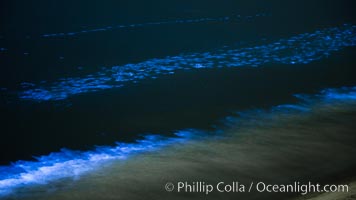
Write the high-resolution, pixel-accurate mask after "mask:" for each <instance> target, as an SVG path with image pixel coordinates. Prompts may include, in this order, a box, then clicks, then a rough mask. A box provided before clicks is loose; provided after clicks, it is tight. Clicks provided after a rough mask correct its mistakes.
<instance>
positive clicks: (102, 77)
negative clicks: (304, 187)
mask: <svg viewBox="0 0 356 200" xmlns="http://www.w3.org/2000/svg"><path fill="white" fill-rule="evenodd" d="M355 45H356V26H353V25H343V26H341V27H333V28H328V29H323V30H318V31H315V32H313V33H304V34H299V35H296V36H294V37H291V38H288V39H281V40H278V41H276V42H274V43H270V44H266V45H260V46H255V47H248V48H238V49H233V48H226V47H225V48H221V49H218V50H215V51H211V52H201V53H190V54H181V55H176V56H167V57H165V58H153V59H149V60H146V61H143V62H140V63H134V64H131V63H130V64H125V65H120V66H113V67H111V68H106V67H103V68H102V69H101V71H99V72H97V73H94V74H89V75H86V76H83V77H68V78H65V79H59V80H58V81H56V82H52V83H48V84H39V85H36V86H34V87H33V88H31V89H28V90H25V91H22V92H20V93H19V97H20V98H21V99H27V100H34V101H39V102H40V101H48V100H63V99H66V98H68V97H70V96H72V95H76V94H82V93H87V92H95V91H100V90H103V89H110V88H118V87H122V86H123V85H124V83H126V82H133V83H137V82H138V81H140V80H142V79H145V78H152V77H158V76H159V75H169V74H174V72H175V71H177V70H191V69H201V68H220V67H243V66H246V67H258V66H261V65H264V64H267V63H279V64H288V65H290V64H293V65H295V64H308V63H310V62H313V61H315V60H320V59H323V58H327V57H328V56H329V55H330V54H331V53H332V52H335V51H339V50H341V49H343V48H345V47H350V46H355ZM78 69H80V68H78Z"/></svg>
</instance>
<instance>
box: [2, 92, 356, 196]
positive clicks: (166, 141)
mask: <svg viewBox="0 0 356 200" xmlns="http://www.w3.org/2000/svg"><path fill="white" fill-rule="evenodd" d="M295 96H296V97H298V98H299V99H300V100H301V103H299V104H284V105H279V106H275V107H273V108H272V109H271V110H267V111H266V110H258V111H257V112H256V110H254V111H245V112H239V113H238V116H239V118H241V119H246V118H251V117H252V118H253V117H254V116H256V113H257V115H266V114H267V115H274V114H276V113H281V112H282V113H286V112H287V113H290V112H303V113H305V112H309V111H310V110H311V106H313V105H317V104H319V103H322V104H330V105H335V103H353V104H355V103H356V86H354V87H342V88H337V89H335V88H334V89H325V90H323V91H321V92H320V93H319V94H317V95H295ZM229 119H234V120H233V121H235V119H236V117H226V118H225V120H226V125H228V123H229V121H230V120H229ZM216 134H217V136H218V137H221V134H220V131H219V130H216ZM175 135H176V136H175V137H163V136H158V135H147V136H145V138H144V139H142V140H138V141H137V142H136V143H131V144H127V143H118V144H117V145H116V146H114V147H110V146H102V147H97V148H96V149H95V150H92V151H86V152H81V151H72V150H65V149H63V150H62V151H61V152H57V153H51V154H49V155H47V156H41V157H38V158H37V161H18V162H16V163H13V164H12V165H11V166H3V167H0V196H1V195H2V196H4V195H8V194H11V193H12V192H13V191H14V190H15V189H16V188H20V187H23V186H28V185H38V184H46V183H48V182H49V181H53V180H58V179H61V178H77V177H79V176H80V175H83V174H85V173H87V172H90V171H92V170H95V169H98V167H100V166H102V165H103V164H105V163H107V162H109V161H113V160H123V159H126V158H128V157H129V156H131V155H133V154H138V153H143V152H147V151H154V150H159V149H160V148H163V147H165V146H169V145H173V144H179V143H180V144H183V143H185V142H187V141H191V140H193V139H199V138H204V137H213V136H214V135H215V134H214V133H213V134H210V136H208V135H207V134H206V133H204V132H203V131H199V130H192V129H187V130H183V131H178V132H177V133H176V134H175Z"/></svg>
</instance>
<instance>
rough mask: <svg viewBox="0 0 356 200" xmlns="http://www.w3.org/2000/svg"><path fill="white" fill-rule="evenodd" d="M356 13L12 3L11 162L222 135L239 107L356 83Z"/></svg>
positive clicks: (2, 143) (8, 18)
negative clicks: (148, 139)
mask: <svg viewBox="0 0 356 200" xmlns="http://www.w3.org/2000/svg"><path fill="white" fill-rule="evenodd" d="M354 8H356V4H355V2H354V1H352V0H341V1H331V0H330V1H327V0H323V1H321V0H320V1H306V0H302V1H273V2H270V1H269V2H266V1H257V0H254V1H216V2H214V3H213V2H210V1H209V2H207V1H194V2H188V1H187V2H182V1H138V0H135V1H105V2H99V1H75V2H73V1H55V0H50V1H36V2H27V1H26V2H22V1H19V0H14V1H1V2H0V67H1V73H0V97H1V98H0V119H1V124H0V125H1V126H0V136H1V140H0V152H1V156H0V165H4V166H5V165H9V164H10V163H14V162H16V161H19V160H36V158H34V156H35V157H38V156H42V155H48V154H50V153H51V152H59V151H60V150H61V149H62V148H65V149H71V150H82V151H87V150H93V149H95V147H96V146H98V145H99V146H100V145H112V146H114V145H115V143H116V142H125V143H132V142H134V141H136V140H137V139H143V138H145V137H144V136H145V135H147V134H158V135H164V136H174V134H175V133H176V132H177V131H179V130H184V129H189V128H192V129H199V130H202V131H212V130H216V129H219V128H221V127H222V126H224V124H225V123H226V120H225V118H226V117H227V116H235V115H236V112H238V111H246V110H254V109H265V108H267V109H268V108H271V107H273V106H277V105H280V104H293V103H296V102H297V101H298V99H297V98H296V97H295V96H293V95H295V94H316V93H318V92H319V91H321V90H323V89H325V88H340V87H345V86H346V87H353V86H355V85H356V68H355V64H356V59H355V57H356V49H355V46H356V26H355V25H356V17H355V16H354V14H353V11H354ZM71 156H72V155H71ZM14 165H16V164H14ZM16 170H17V169H16ZM25 171H28V169H25ZM4 174H6V172H5V171H4V170H3V171H0V178H3V177H7V175H4ZM3 175H4V176H3ZM0 180H1V179H0ZM0 183H1V182H0ZM0 193H1V188H0Z"/></svg>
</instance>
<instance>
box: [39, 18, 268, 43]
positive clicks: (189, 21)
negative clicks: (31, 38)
mask: <svg viewBox="0 0 356 200" xmlns="http://www.w3.org/2000/svg"><path fill="white" fill-rule="evenodd" d="M265 16H267V14H264V13H261V14H256V15H249V16H241V15H233V16H229V17H215V18H210V17H205V18H198V19H177V20H172V21H160V22H147V23H141V24H128V25H122V24H120V25H115V26H105V27H100V28H95V29H88V30H82V31H76V32H66V33H50V34H43V35H42V37H44V38H52V37H71V36H77V35H80V34H88V33H97V32H104V31H112V30H118V29H127V28H138V27H150V26H159V25H175V24H197V23H204V22H228V21H241V20H243V21H245V20H250V19H253V18H256V17H265Z"/></svg>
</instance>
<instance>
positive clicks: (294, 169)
mask: <svg viewBox="0 0 356 200" xmlns="http://www.w3.org/2000/svg"><path fill="white" fill-rule="evenodd" d="M310 109H311V111H309V112H304V111H295V110H291V111H290V112H286V110H284V111H283V112H280V111H278V110H275V111H274V112H270V111H266V112H265V111H256V112H252V113H245V114H246V115H245V116H243V117H242V118H239V117H237V118H232V119H229V120H228V124H227V128H225V129H224V130H222V131H221V132H222V133H216V134H213V135H210V136H202V135H198V136H196V138H193V139H192V140H190V141H189V142H187V143H185V144H180V145H173V146H170V147H167V148H165V149H162V150H160V151H156V152H147V153H144V154H140V155H136V156H133V157H131V158H129V159H128V160H121V161H114V162H112V163H107V165H106V166H103V167H102V168H101V169H99V170H96V171H94V172H91V173H89V174H86V175H84V176H82V177H77V178H76V179H71V180H68V179H65V180H60V181H56V182H52V183H50V184H47V185H43V186H36V187H30V188H22V189H19V190H18V191H17V192H16V193H15V194H16V196H11V197H9V198H8V199H143V198H144V199H183V198H184V199H218V198H219V199H289V198H295V197H297V196H299V195H300V194H299V193H268V192H263V193H260V192H257V191H256V190H255V191H254V190H252V191H251V192H236V193H220V192H216V191H214V192H212V193H210V194H208V195H206V194H205V193H203V192H195V193H188V192H177V191H176V190H174V191H173V192H167V191H165V189H164V186H165V184H166V183H167V182H172V183H174V184H176V183H177V182H179V181H183V182H184V181H187V182H189V183H193V182H196V181H204V182H205V183H210V184H213V185H214V184H216V183H218V182H221V181H223V182H225V183H232V182H233V181H238V182H239V183H241V184H245V185H248V184H249V183H250V182H252V181H253V182H255V183H256V182H259V181H263V182H265V183H267V184H291V183H293V182H295V181H298V182H300V183H307V182H309V181H311V182H312V183H320V184H327V183H329V184H337V183H339V182H340V177H343V178H347V177H353V176H354V174H351V173H353V172H352V171H353V170H352V169H354V168H355V166H356V159H355V158H356V145H355V144H356V133H355V124H354V122H355V121H356V104H355V102H354V101H352V100H350V101H341V102H332V103H329V102H324V103H321V104H317V105H313V106H311V107H310ZM350 171H351V172H350ZM330 177H332V178H330ZM353 188H354V186H351V190H353V191H352V192H354V189H353ZM349 194H350V193H347V194H343V195H349ZM328 195H337V194H328ZM305 197H308V195H307V196H304V198H305ZM321 197H323V196H321Z"/></svg>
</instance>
